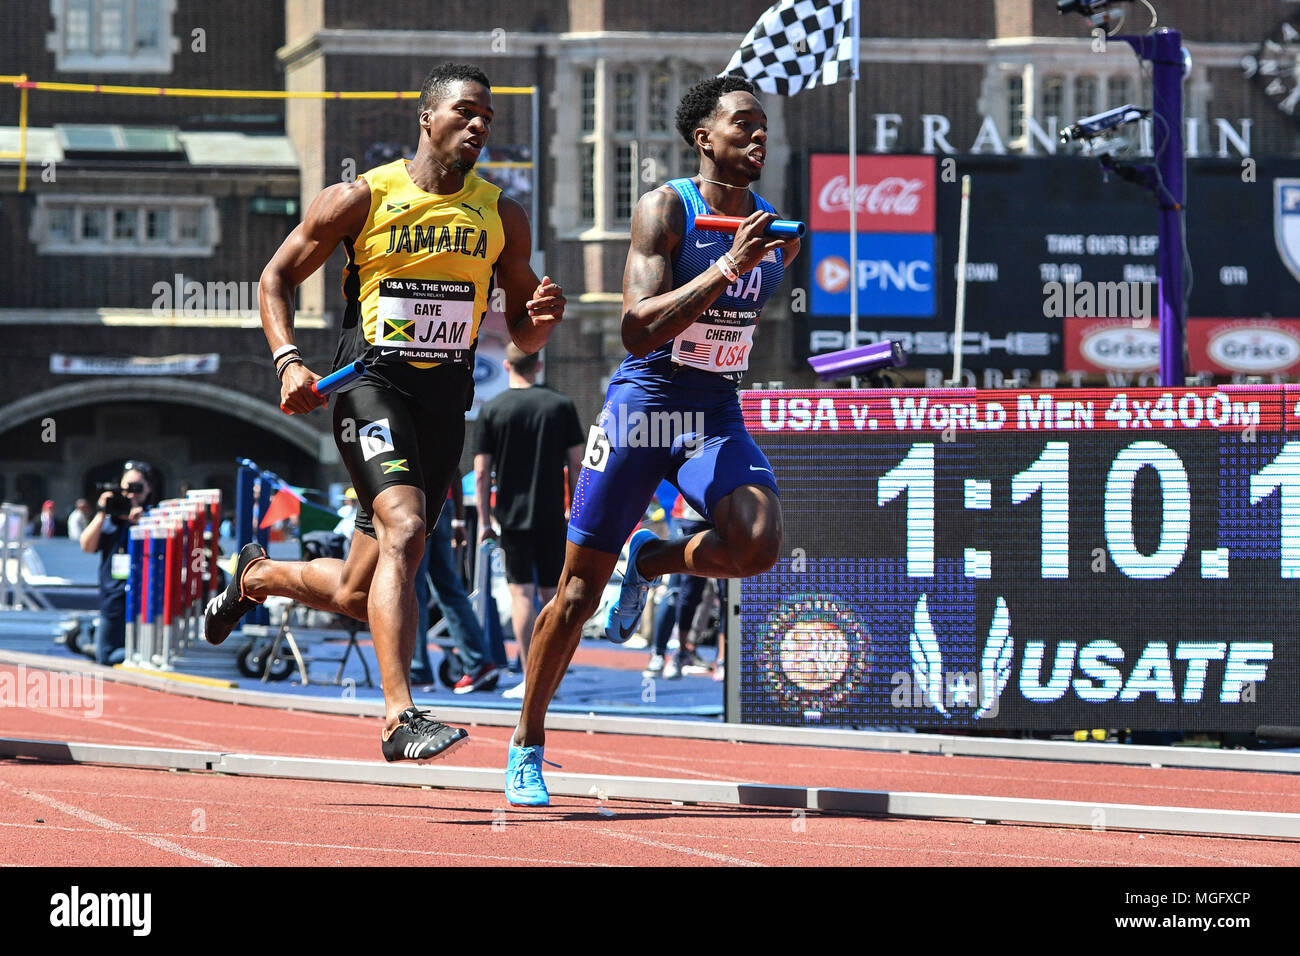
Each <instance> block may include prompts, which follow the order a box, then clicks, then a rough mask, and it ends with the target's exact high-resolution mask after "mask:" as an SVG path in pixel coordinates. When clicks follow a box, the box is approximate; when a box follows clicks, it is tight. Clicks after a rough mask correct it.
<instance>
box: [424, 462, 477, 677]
mask: <svg viewBox="0 0 1300 956" xmlns="http://www.w3.org/2000/svg"><path fill="white" fill-rule="evenodd" d="M453 543H454V546H455V547H456V548H461V547H464V546H465V543H466V539H465V501H464V492H463V491H462V490H461V484H460V475H459V474H457V475H456V478H455V480H453V481H452V483H451V488H450V489H449V491H448V494H447V499H446V500H445V501H444V502H443V504H442V514H441V515H439V517H438V521H437V523H436V524H435V525H434V526H433V533H432V534H430V535H429V540H428V542H427V543H426V546H425V549H424V560H423V561H421V562H420V569H419V571H417V572H416V575H415V602H416V612H417V613H418V615H419V623H418V625H417V628H416V632H415V634H416V638H415V655H414V657H412V659H411V683H412V684H428V685H432V684H433V683H434V680H433V667H432V666H431V665H430V664H429V587H430V585H432V587H433V596H434V597H435V598H437V601H438V607H440V608H441V609H442V616H443V617H444V618H445V619H446V620H447V630H448V631H450V632H451V638H452V640H453V641H455V642H456V653H457V654H458V655H459V657H460V665H461V670H462V671H463V672H464V674H463V676H462V677H461V678H460V680H458V681H457V682H456V685H455V686H454V687H453V688H452V693H453V694H468V693H470V691H475V690H478V689H479V688H480V687H482V686H483V685H484V684H486V683H487V682H488V681H490V680H492V678H494V677H496V676H497V666H496V663H495V662H494V661H492V660H491V659H490V656H489V655H488V652H487V640H486V639H485V638H484V635H483V628H482V627H481V626H480V625H479V621H478V618H477V617H475V616H474V607H473V605H471V604H470V603H469V594H467V593H466V591H465V582H464V580H463V579H462V578H461V574H460V570H459V569H458V567H457V561H456V556H455V552H454V551H453V550H452V547H453Z"/></svg>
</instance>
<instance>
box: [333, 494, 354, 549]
mask: <svg viewBox="0 0 1300 956" xmlns="http://www.w3.org/2000/svg"><path fill="white" fill-rule="evenodd" d="M338 515H339V523H338V524H336V525H335V526H334V533H335V534H341V535H343V537H345V538H347V539H348V540H349V541H351V540H352V532H353V531H354V530H356V524H357V490H356V489H355V488H348V490H347V491H345V492H343V504H342V505H340V506H339V511H338Z"/></svg>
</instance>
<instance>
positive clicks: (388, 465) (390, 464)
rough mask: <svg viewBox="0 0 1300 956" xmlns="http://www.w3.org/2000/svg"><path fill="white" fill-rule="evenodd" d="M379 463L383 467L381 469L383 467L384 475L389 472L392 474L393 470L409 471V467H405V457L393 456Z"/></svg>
mask: <svg viewBox="0 0 1300 956" xmlns="http://www.w3.org/2000/svg"><path fill="white" fill-rule="evenodd" d="M381 464H382V467H383V469H384V474H385V475H391V474H393V472H396V471H410V470H411V469H409V468H407V467H406V459H405V458H394V459H392V460H391V461H385V462H382V463H381Z"/></svg>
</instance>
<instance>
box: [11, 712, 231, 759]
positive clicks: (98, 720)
mask: <svg viewBox="0 0 1300 956" xmlns="http://www.w3.org/2000/svg"><path fill="white" fill-rule="evenodd" d="M41 713H42V714H49V715H50V716H53V717H63V718H64V719H66V720H73V721H76V722H77V723H78V724H81V725H83V727H84V726H90V727H114V728H116V729H118V730H129V731H131V732H132V733H137V734H144V735H145V736H148V737H161V738H162V739H164V740H175V741H177V742H178V743H183V744H187V745H189V746H191V747H200V748H202V749H205V750H222V749H225V748H223V747H221V746H220V745H219V744H215V743H213V742H212V741H210V740H199V739H197V738H195V737H183V736H181V735H180V734H169V733H167V732H166V731H164V730H154V729H152V728H150V727H140V726H137V725H136V724H128V723H124V722H122V721H117V720H110V719H108V718H107V717H87V716H86V715H85V714H84V713H83V714H61V713H59V712H58V711H54V710H42V711H41ZM167 723H171V721H167ZM209 726H211V725H210V724H209ZM30 734H31V731H30V730H26V731H23V736H29V735H30ZM105 743H107V741H105Z"/></svg>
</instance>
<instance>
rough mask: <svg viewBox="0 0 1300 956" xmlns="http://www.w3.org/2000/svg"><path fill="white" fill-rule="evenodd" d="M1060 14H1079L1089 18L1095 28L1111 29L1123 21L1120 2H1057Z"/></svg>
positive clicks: (1081, 0) (1073, 0)
mask: <svg viewBox="0 0 1300 956" xmlns="http://www.w3.org/2000/svg"><path fill="white" fill-rule="evenodd" d="M1056 10H1057V12H1058V13H1077V14H1080V15H1081V16H1085V17H1087V18H1088V22H1089V23H1091V24H1092V25H1093V26H1094V27H1105V28H1107V29H1109V28H1110V27H1111V26H1113V25H1114V24H1115V23H1118V22H1120V21H1121V20H1122V19H1123V14H1122V13H1121V12H1120V10H1119V0H1056Z"/></svg>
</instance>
